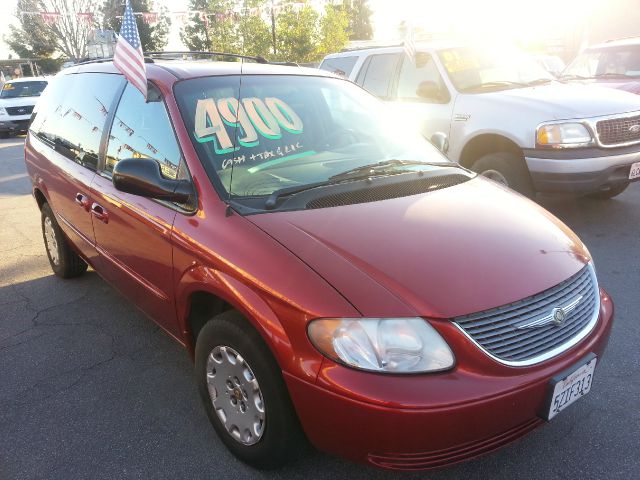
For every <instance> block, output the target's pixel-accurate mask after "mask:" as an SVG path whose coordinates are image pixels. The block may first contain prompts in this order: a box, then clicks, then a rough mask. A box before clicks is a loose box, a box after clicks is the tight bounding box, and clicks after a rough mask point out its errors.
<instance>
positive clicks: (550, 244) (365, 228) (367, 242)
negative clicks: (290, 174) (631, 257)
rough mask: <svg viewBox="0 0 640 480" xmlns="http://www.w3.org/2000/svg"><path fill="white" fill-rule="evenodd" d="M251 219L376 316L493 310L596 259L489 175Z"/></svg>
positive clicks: (556, 222)
mask: <svg viewBox="0 0 640 480" xmlns="http://www.w3.org/2000/svg"><path fill="white" fill-rule="evenodd" d="M246 218H247V219H248V220H249V221H251V222H253V223H254V224H256V225H257V226H258V227H260V228H261V229H263V230H264V231H265V232H267V233H268V234H269V235H271V236H272V237H273V238H275V239H276V240H277V241H279V242H280V243H281V244H283V245H284V246H285V247H286V248H288V249H289V250H290V251H291V252H292V253H293V254H295V255H297V256H298V257H299V258H300V259H301V260H302V261H304V262H305V263H306V264H307V265H309V267H311V268H312V269H313V270H315V271H316V272H317V273H318V274H319V275H320V276H322V277H323V278H324V279H325V280H327V282H329V284H331V285H332V286H333V287H334V288H335V289H336V290H338V291H339V292H340V293H341V294H342V295H343V296H344V297H345V298H346V299H347V300H348V301H350V302H351V303H352V304H353V305H354V307H355V308H357V309H358V310H359V311H360V313H361V314H362V315H364V316H369V317H385V316H393V315H396V316H416V315H420V316H427V317H432V318H451V317H455V316H458V315H464V314H469V313H473V312H478V311H482V310H487V309H490V308H494V307H497V306H501V305H505V304H507V303H510V302H514V301H517V300H520V299H522V298H525V297H528V296H530V295H533V294H536V293H539V292H541V291H543V290H545V289H547V288H550V287H552V286H554V285H556V284H558V283H560V282H561V281H563V280H566V279H567V278H569V277H570V276H571V275H573V274H575V273H576V272H578V271H579V270H580V269H581V268H582V267H583V266H584V265H585V263H586V262H588V261H589V258H590V257H589V253H588V251H587V250H586V248H585V247H584V245H583V244H582V242H581V241H580V240H579V239H578V238H577V237H576V235H575V234H574V233H572V232H571V231H570V230H569V229H568V228H567V227H566V226H565V225H564V224H563V223H561V222H560V221H559V220H558V219H557V218H555V217H554V216H553V215H551V214H550V213H549V212H547V211H546V210H544V209H543V208H542V207H540V206H538V205H536V204H535V203H533V202H531V201H530V200H528V199H526V198H524V197H522V196H520V195H518V194H515V193H513V192H512V191H510V190H508V189H506V188H502V187H499V186H497V185H495V184H494V183H493V182H491V181H488V180H485V179H482V178H475V179H473V180H470V181H468V182H466V183H463V184H460V185H457V186H454V187H450V188H447V189H443V190H438V191H433V192H429V193H425V194H421V195H414V196H409V197H403V198H396V199H391V200H385V201H381V202H371V203H364V204H358V205H347V206H340V207H333V208H323V209H316V210H303V211H293V212H274V213H265V214H260V215H252V216H248V217H246ZM283 274H286V272H283Z"/></svg>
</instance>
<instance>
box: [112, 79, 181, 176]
mask: <svg viewBox="0 0 640 480" xmlns="http://www.w3.org/2000/svg"><path fill="white" fill-rule="evenodd" d="M150 88H151V85H150ZM125 158H148V159H149V160H150V161H157V162H158V163H159V164H160V170H161V171H162V175H163V176H164V177H165V178H168V179H172V180H175V179H181V178H185V171H184V170H185V169H184V165H183V162H182V161H181V159H182V156H181V154H180V148H179V147H178V142H177V141H176V137H175V134H174V132H173V127H172V126H171V122H170V120H169V115H168V113H167V110H166V108H165V106H164V102H163V101H162V100H160V101H150V102H145V100H144V97H143V96H142V94H141V93H140V92H139V91H138V90H137V89H136V88H134V87H133V86H131V85H127V88H126V89H125V91H124V93H123V95H122V98H121V99H120V103H119V104H118V109H117V110H116V116H115V118H114V119H113V125H112V126H111V132H109V146H108V148H107V155H106V163H105V168H104V169H105V171H106V172H108V173H110V174H111V173H112V172H113V167H114V166H115V164H116V163H118V162H119V161H120V160H123V159H125Z"/></svg>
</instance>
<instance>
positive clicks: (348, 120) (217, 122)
mask: <svg viewBox="0 0 640 480" xmlns="http://www.w3.org/2000/svg"><path fill="white" fill-rule="evenodd" d="M239 90H241V96H240V98H239V95H238V93H239ZM175 94H176V99H177V101H178V105H179V107H180V111H181V114H182V117H183V120H184V123H185V125H186V127H187V130H188V131H189V132H190V136H191V140H192V142H193V145H194V147H195V148H196V151H197V152H198V155H199V157H200V158H201V160H202V161H203V163H204V165H205V168H207V170H208V173H209V176H210V177H211V179H212V180H213V181H214V183H218V184H219V186H221V187H222V188H224V190H225V191H226V192H231V195H232V196H233V197H234V198H236V199H238V198H241V197H252V196H253V197H255V196H263V195H270V194H271V193H273V192H274V191H276V190H280V189H283V188H292V187H293V188H295V187H297V186H303V185H311V184H314V183H318V182H326V181H330V179H331V178H332V177H334V176H336V175H338V174H340V173H343V172H348V171H352V170H353V169H357V168H358V167H360V166H364V165H370V164H375V163H377V162H384V161H389V160H409V161H420V162H421V161H424V162H446V163H447V164H450V162H449V161H448V160H447V159H446V158H445V157H444V156H443V155H442V154H441V153H440V152H439V151H438V150H436V149H435V147H433V146H432V145H431V144H430V143H429V142H428V141H427V140H426V139H425V138H424V137H422V136H421V135H420V134H419V133H418V132H417V130H414V127H413V125H412V124H411V123H410V122H408V121H407V119H405V118H398V117H395V118H394V117H392V116H390V114H389V112H388V111H387V110H386V107H385V106H384V104H383V103H382V102H380V101H379V100H377V99H376V98H375V97H373V96H372V95H370V94H369V93H367V92H365V91H364V90H362V89H361V88H360V87H358V86H356V85H354V84H352V83H351V82H348V81H346V80H338V79H332V78H321V77H311V76H293V75H287V76H284V75H282V76H281V75H246V76H243V77H242V87H241V89H240V82H239V77H237V76H221V77H206V78H198V79H193V80H186V81H183V82H180V83H178V84H177V85H176V87H175ZM238 98H239V101H238ZM407 163H408V162H407ZM232 167H233V168H232ZM394 168H397V169H407V170H416V169H418V170H419V169H436V168H441V167H438V166H429V165H408V164H407V165H405V164H404V162H403V164H401V165H397V166H396V167H394Z"/></svg>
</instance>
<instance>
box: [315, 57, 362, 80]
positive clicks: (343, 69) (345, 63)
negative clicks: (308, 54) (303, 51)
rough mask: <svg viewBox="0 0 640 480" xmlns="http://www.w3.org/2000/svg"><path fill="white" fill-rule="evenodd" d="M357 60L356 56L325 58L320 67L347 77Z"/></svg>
mask: <svg viewBox="0 0 640 480" xmlns="http://www.w3.org/2000/svg"><path fill="white" fill-rule="evenodd" d="M357 60H358V57H338V58H326V59H325V60H324V61H323V62H322V64H321V65H320V69H321V70H326V71H327V72H331V73H335V74H336V75H340V76H342V77H349V75H351V71H352V70H353V67H354V65H355V64H356V61H357Z"/></svg>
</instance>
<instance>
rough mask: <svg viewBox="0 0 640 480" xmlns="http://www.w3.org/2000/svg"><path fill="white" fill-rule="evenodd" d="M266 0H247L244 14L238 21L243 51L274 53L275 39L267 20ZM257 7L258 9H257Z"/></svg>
mask: <svg viewBox="0 0 640 480" xmlns="http://www.w3.org/2000/svg"><path fill="white" fill-rule="evenodd" d="M265 4H266V1H265V0H245V1H244V2H243V4H242V7H243V14H242V15H241V17H240V20H239V22H238V35H239V42H240V45H241V49H242V53H243V54H245V55H255V56H261V57H267V56H269V54H270V53H272V48H273V40H272V35H271V33H272V32H271V26H270V25H269V24H267V22H265V20H264V18H263V17H262V15H260V14H257V13H262V12H264V11H265ZM256 9H257V10H256Z"/></svg>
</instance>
